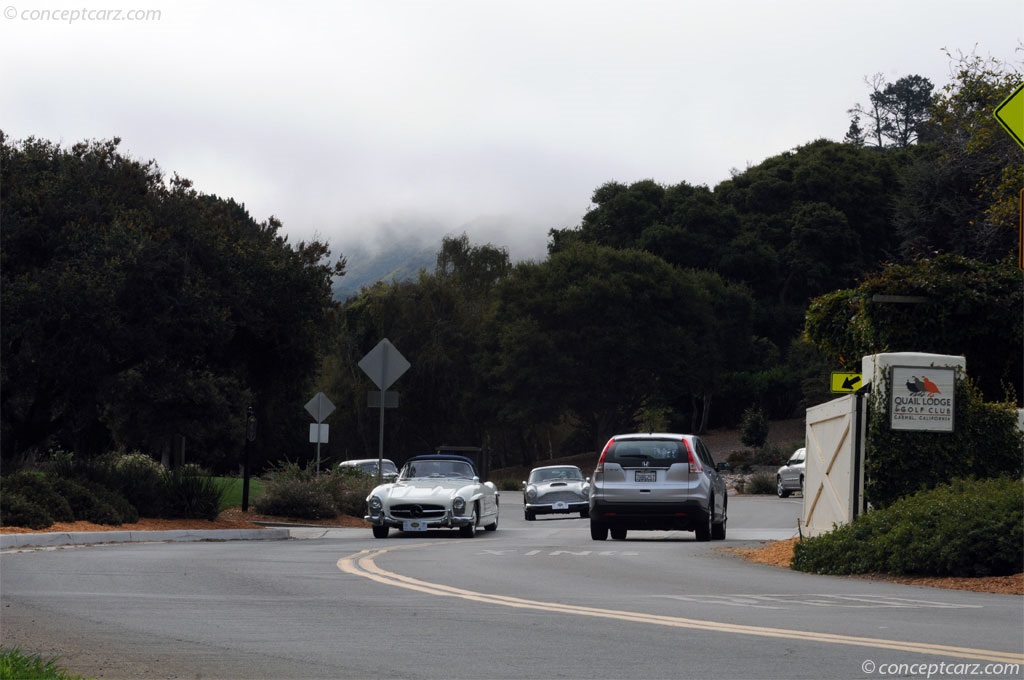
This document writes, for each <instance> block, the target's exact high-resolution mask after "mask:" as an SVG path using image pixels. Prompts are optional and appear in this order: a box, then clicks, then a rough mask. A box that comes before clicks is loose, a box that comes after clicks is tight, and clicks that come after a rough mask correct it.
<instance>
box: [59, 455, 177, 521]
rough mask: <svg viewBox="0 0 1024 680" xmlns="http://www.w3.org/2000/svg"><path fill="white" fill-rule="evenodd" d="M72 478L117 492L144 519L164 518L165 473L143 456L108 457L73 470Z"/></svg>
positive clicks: (160, 466)
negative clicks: (78, 478)
mask: <svg viewBox="0 0 1024 680" xmlns="http://www.w3.org/2000/svg"><path fill="white" fill-rule="evenodd" d="M74 474H75V476H77V477H84V478H85V479H88V480H90V481H92V482H95V483H96V484H100V485H102V486H105V487H107V488H108V489H112V490H113V491H115V492H117V493H118V494H120V495H121V496H123V497H124V498H125V499H127V500H128V502H129V503H131V504H132V505H133V506H134V507H135V509H136V510H137V511H138V512H139V514H140V515H142V516H144V517H163V516H164V515H165V511H164V503H165V501H166V493H167V472H166V470H165V469H164V467H163V466H162V465H161V464H160V463H158V462H157V461H155V460H153V459H152V458H150V457H149V456H147V455H146V454H144V453H138V452H134V453H107V454H104V455H102V456H98V457H96V458H93V459H92V460H89V461H85V462H82V463H80V464H78V465H76V466H75V468H74Z"/></svg>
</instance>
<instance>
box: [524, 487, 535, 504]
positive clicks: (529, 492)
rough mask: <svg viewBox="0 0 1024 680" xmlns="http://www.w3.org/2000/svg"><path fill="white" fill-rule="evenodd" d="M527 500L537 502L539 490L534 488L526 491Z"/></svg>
mask: <svg viewBox="0 0 1024 680" xmlns="http://www.w3.org/2000/svg"><path fill="white" fill-rule="evenodd" d="M526 500H528V501H535V500H537V489H535V488H533V487H532V486H531V487H530V488H529V489H527V490H526Z"/></svg>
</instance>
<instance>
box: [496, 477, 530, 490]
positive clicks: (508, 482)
mask: <svg viewBox="0 0 1024 680" xmlns="http://www.w3.org/2000/svg"><path fill="white" fill-rule="evenodd" d="M495 486H497V487H498V489H499V490H500V491H522V490H523V482H522V480H516V479H513V478H512V477H506V478H505V479H500V480H498V483H497V484H495Z"/></svg>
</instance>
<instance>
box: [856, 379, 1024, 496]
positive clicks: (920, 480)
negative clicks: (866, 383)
mask: <svg viewBox="0 0 1024 680" xmlns="http://www.w3.org/2000/svg"><path fill="white" fill-rule="evenodd" d="M885 381H886V389H885V390H877V391H876V392H875V393H874V395H873V396H872V398H871V401H870V409H869V412H868V441H869V442H870V443H871V445H870V447H869V448H868V452H867V457H866V458H865V460H864V472H865V475H866V478H867V479H866V482H865V488H864V493H865V496H866V498H867V500H868V502H870V503H871V505H872V506H874V507H876V508H882V507H885V506H887V505H889V504H890V503H893V502H894V501H896V499H898V498H901V497H903V496H907V495H909V494H912V493H915V492H917V491H920V490H922V489H930V488H932V487H934V486H936V485H938V484H941V483H944V482H946V481H947V480H950V479H954V478H957V477H978V478H981V477H999V476H1001V475H1009V476H1011V477H1016V478H1019V477H1020V476H1021V474H1022V473H1024V468H1022V463H1024V456H1022V455H1021V454H1022V443H1024V435H1022V434H1021V431H1020V430H1019V429H1018V427H1017V410H1016V406H1015V404H1014V403H1013V402H1012V401H1008V402H1006V403H986V402H984V401H983V398H982V395H981V393H980V392H979V391H978V389H977V388H976V387H975V386H974V384H973V383H972V382H971V381H970V378H969V377H968V376H965V375H963V373H962V371H959V370H958V371H957V380H956V387H955V393H954V394H955V397H956V410H955V413H954V430H953V432H912V431H904V430H893V429H891V428H890V424H889V418H890V414H889V408H890V404H889V400H887V399H884V398H883V397H882V396H881V395H882V394H883V392H884V393H886V394H891V391H892V384H891V381H892V377H891V375H890V376H887V377H885Z"/></svg>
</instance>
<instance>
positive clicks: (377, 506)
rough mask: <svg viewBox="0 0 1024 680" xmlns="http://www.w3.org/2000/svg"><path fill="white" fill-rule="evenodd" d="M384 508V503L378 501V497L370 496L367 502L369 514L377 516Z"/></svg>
mask: <svg viewBox="0 0 1024 680" xmlns="http://www.w3.org/2000/svg"><path fill="white" fill-rule="evenodd" d="M383 507H384V503H383V502H382V501H381V500H380V497H379V496H371V497H370V502H369V508H370V514H371V515H379V514H380V511H381V508H383Z"/></svg>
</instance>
